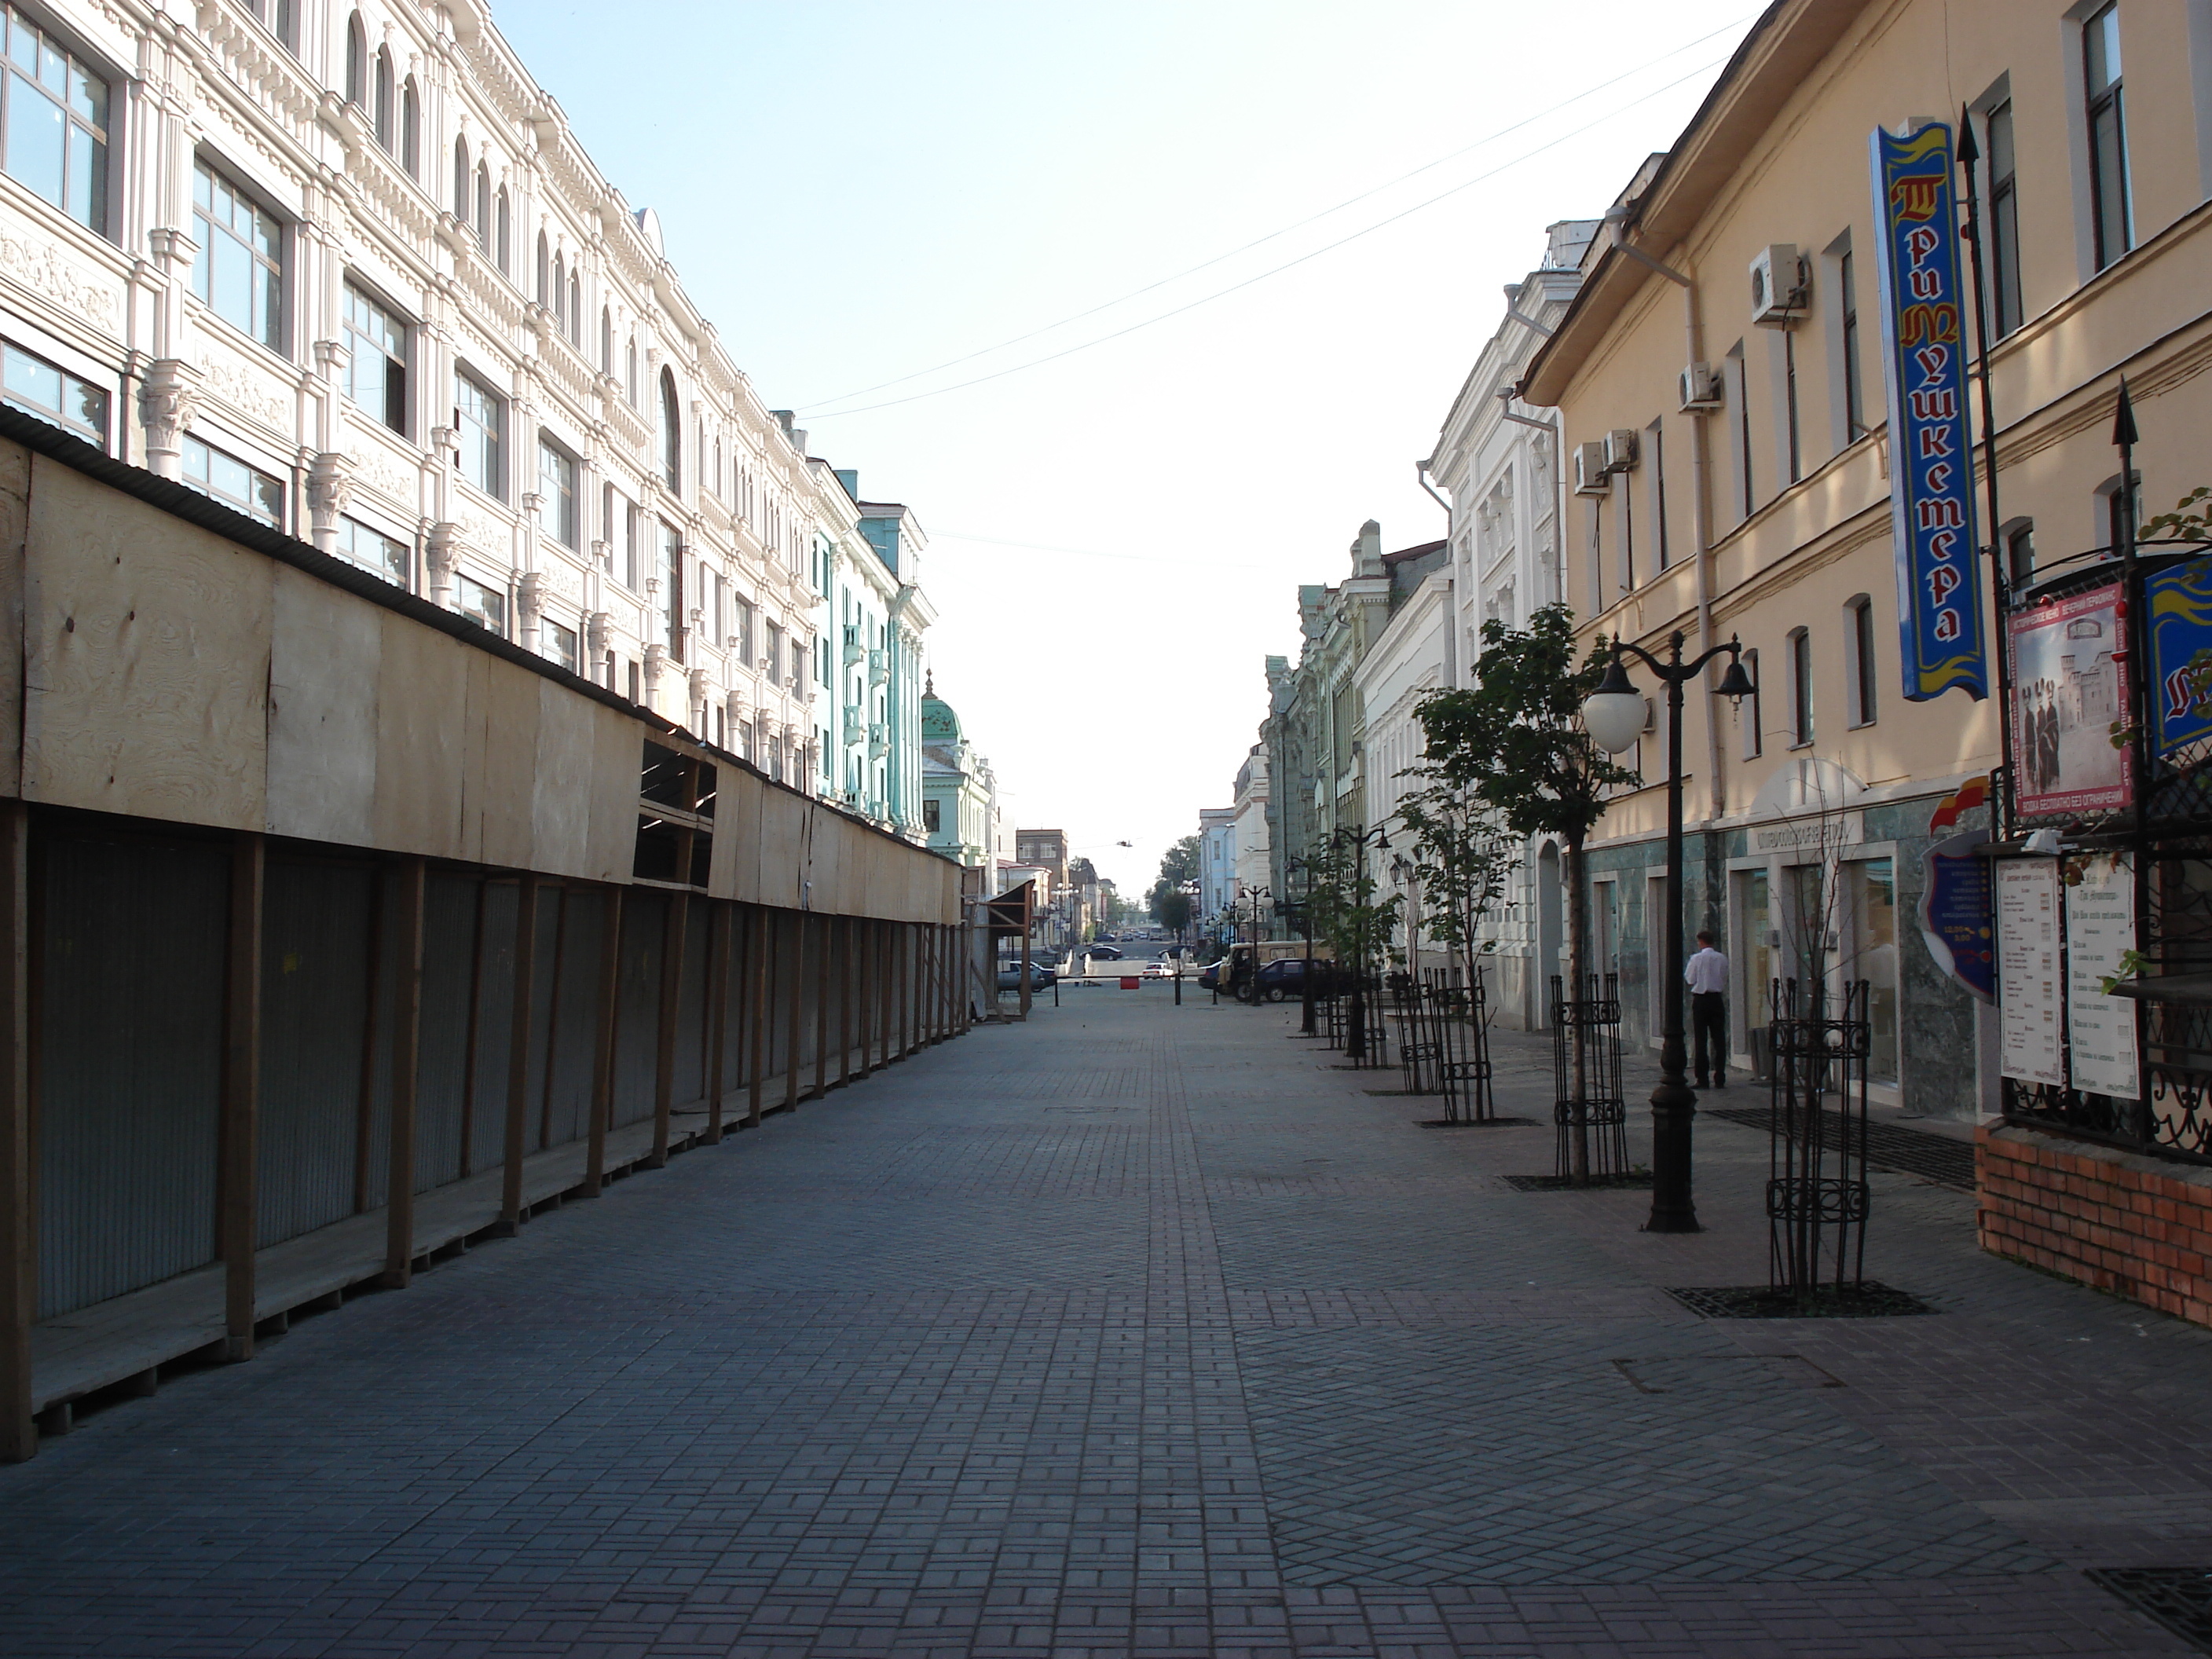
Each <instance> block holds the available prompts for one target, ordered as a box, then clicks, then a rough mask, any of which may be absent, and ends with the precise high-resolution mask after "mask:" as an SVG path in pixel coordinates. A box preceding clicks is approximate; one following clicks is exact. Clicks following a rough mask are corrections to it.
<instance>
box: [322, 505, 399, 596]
mask: <svg viewBox="0 0 2212 1659" xmlns="http://www.w3.org/2000/svg"><path fill="white" fill-rule="evenodd" d="M337 554H338V556H339V557H340V558H342V559H343V560H344V561H345V562H347V563H349V564H355V565H359V566H360V567H361V568H362V569H363V570H366V571H368V572H369V573H370V574H373V575H378V576H381V577H383V578H384V580H386V581H388V582H394V583H397V584H398V586H401V587H406V586H410V583H409V581H408V580H407V578H408V574H409V567H410V565H412V564H413V563H414V557H413V554H412V550H410V548H409V547H408V545H407V544H406V543H404V542H403V541H398V540H396V539H395V538H392V537H390V536H387V535H386V534H385V533H384V532H382V531H380V530H373V529H371V528H370V527H369V526H367V525H365V524H363V523H362V521H361V520H358V519H347V518H341V519H340V520H338V539H337Z"/></svg>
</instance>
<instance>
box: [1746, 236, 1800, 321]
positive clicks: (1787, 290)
mask: <svg viewBox="0 0 2212 1659" xmlns="http://www.w3.org/2000/svg"><path fill="white" fill-rule="evenodd" d="M1808 286H1809V284H1808V283H1807V281H1806V276H1805V262H1804V261H1803V260H1802V259H1801V258H1798V257H1797V245H1796V243H1795V242H1776V243H1773V244H1772V245H1771V246H1767V247H1764V248H1761V249H1760V250H1759V257H1758V258H1755V259H1753V261H1752V262H1751V320H1752V321H1753V323H1754V324H1756V325H1758V326H1759V327H1760V328H1787V327H1789V326H1790V324H1792V323H1794V322H1796V320H1797V319H1798V318H1799V317H1801V316H1802V315H1803V314H1804V310H1805V300H1806V290H1807V289H1808Z"/></svg>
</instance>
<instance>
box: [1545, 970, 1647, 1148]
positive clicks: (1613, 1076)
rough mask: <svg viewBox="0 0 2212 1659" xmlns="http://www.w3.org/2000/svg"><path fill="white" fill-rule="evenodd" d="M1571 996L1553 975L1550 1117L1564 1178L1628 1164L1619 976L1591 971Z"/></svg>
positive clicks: (1563, 982) (1562, 982) (1558, 977)
mask: <svg viewBox="0 0 2212 1659" xmlns="http://www.w3.org/2000/svg"><path fill="white" fill-rule="evenodd" d="M1581 988H1582V991H1583V994H1582V995H1581V996H1579V997H1574V998H1570V997H1568V996H1567V994H1566V981H1565V980H1564V979H1563V978H1562V977H1561V976H1560V975H1558V974H1554V975H1552V1006H1551V1013H1552V1121H1553V1124H1554V1126H1555V1127H1556V1128H1557V1130H1558V1164H1557V1168H1558V1173H1559V1176H1560V1177H1561V1178H1563V1179H1566V1180H1582V1179H1587V1178H1589V1177H1591V1176H1619V1175H1625V1174H1626V1173H1627V1170H1628V1103H1627V1100H1626V1097H1624V1096H1623V1095H1622V1093H1621V1088H1620V975H1618V974H1606V975H1596V974H1589V975H1584V977H1583V985H1582V987H1581Z"/></svg>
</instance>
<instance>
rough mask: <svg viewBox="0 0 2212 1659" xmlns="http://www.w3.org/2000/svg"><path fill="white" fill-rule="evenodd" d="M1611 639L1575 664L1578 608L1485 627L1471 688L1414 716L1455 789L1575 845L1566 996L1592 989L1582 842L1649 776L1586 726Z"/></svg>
mask: <svg viewBox="0 0 2212 1659" xmlns="http://www.w3.org/2000/svg"><path fill="white" fill-rule="evenodd" d="M1606 658H1607V644H1606V641H1604V640H1603V639H1599V640H1597V641H1595V642H1594V643H1593V644H1592V646H1591V648H1590V653H1589V656H1588V657H1587V658H1586V659H1583V663H1582V665H1581V666H1580V667H1577V666H1576V664H1575V639H1574V613H1573V612H1572V611H1569V610H1568V609H1567V607H1566V606H1565V605H1546V606H1544V607H1543V608H1542V609H1541V610H1540V611H1537V612H1536V613H1535V614H1534V616H1532V617H1529V618H1528V628H1527V629H1516V628H1509V627H1507V626H1506V625H1505V624H1504V623H1501V622H1498V621H1496V620H1495V619H1493V620H1492V621H1490V622H1486V623H1483V625H1482V653H1481V654H1480V656H1478V657H1477V658H1476V659H1475V662H1474V678H1475V683H1474V685H1473V686H1472V687H1470V688H1468V689H1466V690H1456V689H1455V690H1449V691H1438V692H1435V693H1432V694H1431V696H1428V697H1426V698H1425V699H1423V701H1422V702H1421V705H1420V707H1419V709H1418V710H1416V713H1417V714H1419V717H1420V721H1421V728H1422V730H1423V732H1425V733H1426V735H1427V738H1428V744H1427V747H1426V748H1425V750H1423V751H1422V759H1423V761H1424V762H1425V763H1426V766H1427V769H1428V771H1429V773H1430V775H1432V776H1433V777H1434V778H1435V780H1436V782H1437V785H1439V786H1445V787H1454V788H1457V789H1460V790H1462V791H1464V792H1465V793H1468V795H1471V796H1472V797H1473V798H1474V799H1476V800H1478V801H1480V802H1481V803H1482V804H1483V805H1486V806H1487V807H1489V808H1490V809H1492V811H1495V812H1496V813H1497V814H1498V822H1499V823H1501V824H1502V826H1503V827H1504V829H1505V830H1506V831H1507V832H1508V833H1510V834H1511V835H1513V836H1516V837H1522V838H1526V837H1528V836H1558V837H1559V840H1560V842H1562V844H1563V845H1564V846H1565V848H1566V860H1565V866H1566V867H1565V877H1566V885H1567V994H1568V995H1569V996H1570V997H1571V998H1575V997H1579V996H1581V995H1582V994H1583V987H1584V986H1585V984H1586V982H1587V972H1586V965H1585V963H1584V961H1583V940H1584V939H1585V937H1586V936H1587V934H1588V932H1589V928H1588V915H1587V911H1588V905H1587V902H1586V898H1585V895H1584V893H1583V842H1584V841H1586V840H1587V839H1588V838H1589V832H1590V830H1591V829H1594V828H1595V826H1596V824H1597V821H1598V820H1599V819H1600V818H1601V817H1604V816H1605V805H1606V796H1607V792H1608V791H1609V790H1613V789H1616V788H1619V787H1623V786H1624V785H1632V784H1635V783H1637V782H1638V781H1640V780H1639V779H1638V775H1637V774H1636V773H1635V772H1633V771H1632V770H1631V769H1628V768H1627V767H1625V766H1620V765H1618V764H1616V763H1614V762H1613V760H1611V759H1610V758H1608V757H1607V755H1606V753H1605V751H1604V750H1601V749H1600V748H1599V747H1598V746H1597V744H1596V743H1595V741H1594V740H1593V739H1592V738H1591V737H1590V735H1589V732H1586V731H1584V730H1583V722H1582V705H1583V698H1584V697H1586V696H1589V694H1590V693H1591V692H1592V691H1594V690H1596V689H1597V684H1598V682H1599V681H1600V680H1601V679H1602V678H1604V677H1605V664H1606ZM1574 1055H1575V1072H1576V1075H1575V1078H1574V1091H1575V1098H1576V1099H1577V1100H1582V1099H1584V1098H1586V1088H1585V1085H1586V1082H1587V1079H1585V1078H1584V1077H1583V1050H1582V1045H1581V1044H1580V1043H1577V1044H1576V1045H1574ZM1575 1172H1576V1175H1577V1177H1578V1178H1583V1179H1586V1178H1587V1176H1588V1173H1589V1146H1588V1141H1587V1136H1586V1135H1583V1134H1578V1135H1577V1138H1576V1145H1575Z"/></svg>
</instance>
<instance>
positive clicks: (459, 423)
mask: <svg viewBox="0 0 2212 1659" xmlns="http://www.w3.org/2000/svg"><path fill="white" fill-rule="evenodd" d="M453 429H454V431H455V433H456V435H458V437H459V447H460V452H461V476H462V477H465V478H466V479H467V480H468V481H469V482H470V483H472V484H474V485H475V486H476V487H477V489H481V490H483V492H484V494H485V495H494V496H497V497H499V498H500V499H501V500H502V501H504V500H505V499H506V497H507V473H506V457H505V453H504V452H505V447H506V431H507V404H506V401H505V399H503V398H501V397H500V395H499V394H498V393H497V392H494V391H492V390H491V388H490V387H489V386H485V385H483V382H481V381H479V380H477V379H476V378H475V377H474V376H473V375H471V374H466V373H465V372H461V371H459V370H457V371H455V373H454V375H453Z"/></svg>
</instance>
